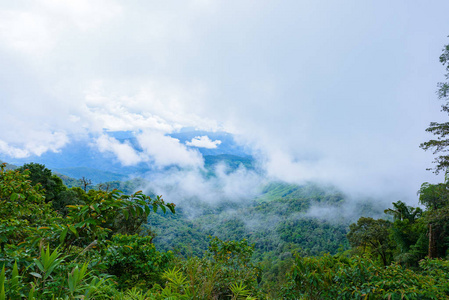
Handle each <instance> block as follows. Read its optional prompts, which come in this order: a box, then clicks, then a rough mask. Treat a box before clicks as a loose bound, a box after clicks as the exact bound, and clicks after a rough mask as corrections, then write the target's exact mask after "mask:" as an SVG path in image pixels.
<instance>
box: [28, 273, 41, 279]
mask: <svg viewBox="0 0 449 300" xmlns="http://www.w3.org/2000/svg"><path fill="white" fill-rule="evenodd" d="M30 274H31V275H33V276H34V277H37V278H42V275H41V274H39V273H36V272H30Z"/></svg>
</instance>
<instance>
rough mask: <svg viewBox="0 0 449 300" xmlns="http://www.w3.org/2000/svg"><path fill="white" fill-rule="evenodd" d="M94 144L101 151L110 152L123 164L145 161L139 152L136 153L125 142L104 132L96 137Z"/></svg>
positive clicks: (129, 164) (130, 164) (128, 164)
mask: <svg viewBox="0 0 449 300" xmlns="http://www.w3.org/2000/svg"><path fill="white" fill-rule="evenodd" d="M96 145H97V147H98V150H100V151H101V152H106V151H108V152H112V153H113V154H115V155H116V157H117V159H118V160H119V161H120V163H121V164H122V165H124V166H132V165H136V164H138V163H140V162H143V161H146V158H145V157H143V155H142V154H141V153H138V152H137V151H136V150H134V148H133V147H132V146H131V145H130V144H129V143H127V142H124V143H120V141H118V140H117V139H115V138H113V137H109V136H107V135H105V134H103V135H101V136H100V137H99V138H97V139H96Z"/></svg>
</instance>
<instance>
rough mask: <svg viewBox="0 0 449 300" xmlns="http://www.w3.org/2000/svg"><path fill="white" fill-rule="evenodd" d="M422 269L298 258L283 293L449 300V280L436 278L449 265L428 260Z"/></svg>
mask: <svg viewBox="0 0 449 300" xmlns="http://www.w3.org/2000/svg"><path fill="white" fill-rule="evenodd" d="M421 266H422V268H421V269H420V270H419V271H416V272H415V271H412V270H411V269H406V268H403V267H401V266H400V265H398V264H392V265H389V266H387V267H385V268H384V267H382V266H379V265H378V264H377V263H376V262H374V261H372V260H371V259H369V258H367V257H357V256H356V257H351V258H347V257H343V256H330V255H325V256H322V257H304V258H302V257H297V258H296V260H295V265H294V266H293V268H292V272H291V273H290V278H291V281H290V282H289V284H288V285H286V286H284V288H283V293H284V297H285V298H288V299H293V298H296V299H297V298H300V297H303V298H304V299H447V297H448V296H449V283H448V281H447V280H444V279H439V278H438V277H437V276H435V275H437V274H441V273H442V272H444V271H443V270H444V269H445V268H446V267H447V263H444V264H442V263H441V261H438V260H425V261H423V262H422V263H421ZM429 266H434V269H432V268H431V267H429ZM430 270H432V271H430ZM431 272H434V273H432V274H431ZM446 277H447V275H445V277H443V278H446Z"/></svg>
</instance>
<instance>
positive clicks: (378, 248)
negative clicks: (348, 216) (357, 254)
mask: <svg viewBox="0 0 449 300" xmlns="http://www.w3.org/2000/svg"><path fill="white" fill-rule="evenodd" d="M390 227H391V223H390V222H389V221H386V220H383V219H378V220H374V219H373V218H365V217H361V218H360V219H359V220H358V221H357V224H351V225H350V226H349V230H350V231H349V233H348V240H349V242H350V243H351V246H352V247H353V248H359V249H361V250H362V252H365V251H367V252H369V253H370V254H372V255H374V256H376V257H377V256H378V257H380V259H381V260H382V263H383V265H384V266H386V265H387V264H388V263H389V262H390V250H391V245H390V239H389V237H388V235H389V229H390Z"/></svg>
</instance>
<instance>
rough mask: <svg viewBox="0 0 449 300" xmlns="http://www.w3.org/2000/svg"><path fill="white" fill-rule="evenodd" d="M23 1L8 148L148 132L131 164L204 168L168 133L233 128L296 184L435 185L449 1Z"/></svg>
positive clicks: (5, 62) (18, 151)
mask: <svg viewBox="0 0 449 300" xmlns="http://www.w3.org/2000/svg"><path fill="white" fill-rule="evenodd" d="M24 3H25V2H21V1H3V2H2V3H1V4H0V60H1V61H2V68H0V82H1V86H2V89H1V91H0V99H1V102H2V107H1V109H2V117H1V118H0V128H2V130H1V131H0V140H1V141H2V144H1V151H2V153H9V154H10V155H14V156H24V155H29V154H30V153H36V154H42V153H43V152H45V151H58V149H60V148H61V147H63V146H64V145H65V144H66V143H67V140H68V137H71V136H72V135H85V136H87V135H89V134H90V133H93V135H94V136H98V135H99V134H101V132H103V130H104V129H106V130H131V131H138V130H143V133H142V134H141V135H140V136H139V138H138V139H139V142H140V143H141V144H142V146H143V149H144V151H143V153H142V154H139V155H143V156H139V157H140V158H138V157H137V156H133V155H132V154H130V156H129V157H127V156H126V155H124V154H120V155H122V156H124V157H122V156H120V155H119V156H120V157H122V158H121V159H122V160H123V161H124V162H125V163H134V162H136V161H139V159H142V160H147V159H148V160H154V161H155V162H156V163H157V164H158V165H160V166H161V167H162V166H168V165H171V164H178V163H179V164H181V165H182V166H201V165H202V158H201V155H200V154H199V153H198V152H192V151H189V149H188V148H187V147H186V145H181V144H180V143H179V141H176V140H174V139H172V138H170V137H167V136H166V135H165V134H166V133H170V132H173V131H176V130H178V129H179V128H182V127H185V126H189V127H194V128H198V129H205V130H217V129H219V128H220V129H223V130H225V131H228V132H233V133H238V134H239V136H240V137H241V139H242V140H243V141H244V142H247V143H248V144H250V145H253V146H254V147H255V148H257V150H258V153H259V154H260V157H259V158H260V160H261V161H262V162H263V166H265V168H266V170H267V171H268V173H269V174H270V175H271V176H273V177H276V178H280V179H285V180H288V181H291V182H301V181H303V180H312V179H313V180H318V181H320V180H321V181H326V182H336V183H338V185H339V186H342V187H344V188H345V189H348V190H351V189H353V188H354V187H357V190H359V191H366V193H372V192H379V193H382V192H383V191H388V192H389V193H390V192H391V193H393V192H394V193H396V194H401V193H402V194H406V195H407V197H409V198H413V197H415V198H416V195H415V191H416V190H417V189H418V188H419V183H420V182H422V181H431V180H433V178H434V177H432V175H431V174H430V173H426V171H425V168H426V167H428V166H429V164H430V161H431V160H432V158H431V156H432V155H430V154H428V153H424V152H423V151H421V150H420V149H419V148H418V145H419V143H420V142H423V141H425V140H426V139H428V138H429V136H428V135H427V134H426V133H425V132H424V129H425V128H426V126H427V125H428V123H429V122H430V121H442V120H443V121H444V120H445V117H444V116H441V115H440V112H439V103H438V102H437V101H436V99H435V96H434V91H435V85H436V82H438V81H443V80H444V76H443V73H444V68H443V67H442V66H441V65H440V64H439V62H438V56H439V55H440V52H441V48H442V46H443V45H444V44H445V43H447V42H448V41H447V39H446V36H447V32H445V30H447V28H448V26H447V25H448V24H447V17H446V16H445V12H446V11H447V10H448V9H449V2H447V1H445V0H438V1H437V2H436V3H434V5H433V6H431V5H415V6H412V7H410V9H407V10H404V9H403V7H402V6H401V3H394V4H392V3H391V1H390V2H388V1H386V0H381V1H380V2H379V1H374V0H370V1H363V2H362V1H359V2H357V3H355V2H354V1H346V0H343V1H338V2H335V3H332V4H329V3H325V4H323V3H322V2H320V1H286V2H283V3H282V4H279V3H277V2H276V3H275V2H273V1H259V2H258V3H257V5H254V3H252V2H244V1H240V2H232V3H231V2H226V1H199V0H194V1H182V2H179V1H148V2H134V1H105V0H93V1H88V0H81V1H68V0H67V1H57V0H42V1H34V2H33V3H31V4H30V3H28V4H26V5H25V4H24ZM437 6H438V7H439V8H440V9H438V10H435V9H434V7H437ZM417 19H420V20H423V22H419V23H418V22H412V21H411V20H417ZM55 133H58V134H55ZM103 142H104V143H105V144H106V146H107V147H106V146H105V147H106V149H115V150H114V151H116V152H117V154H118V153H127V152H128V150H129V148H127V146H126V145H122V146H120V145H117V144H116V143H115V142H114V141H113V140H105V141H103ZM200 142H201V143H203V142H208V141H205V140H202V139H201V137H200V140H192V141H190V143H200ZM206 144H207V143H206ZM108 147H109V148H108ZM190 150H191V149H190ZM130 153H132V152H130ZM393 200H395V199H393Z"/></svg>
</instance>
